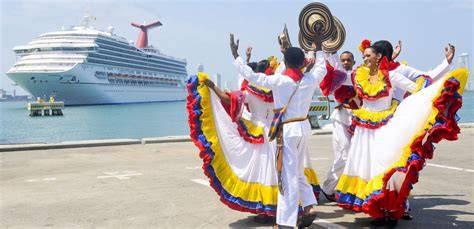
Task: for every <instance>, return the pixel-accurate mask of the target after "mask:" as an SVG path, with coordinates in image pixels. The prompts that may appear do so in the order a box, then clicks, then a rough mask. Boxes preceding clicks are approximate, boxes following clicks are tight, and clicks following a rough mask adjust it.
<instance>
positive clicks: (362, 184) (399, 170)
mask: <svg viewBox="0 0 474 229" xmlns="http://www.w3.org/2000/svg"><path fill="white" fill-rule="evenodd" d="M467 76H468V73H467V70H465V69H458V70H455V71H453V72H450V73H448V74H447V75H446V76H445V77H444V78H443V79H441V80H440V81H437V82H435V83H433V84H432V85H430V86H428V87H427V88H424V89H422V90H420V91H419V92H417V93H415V94H413V95H411V96H409V97H407V98H406V99H405V100H404V101H402V102H401V103H400V105H399V106H398V108H397V110H396V111H395V113H394V115H393V118H392V119H390V121H389V122H388V123H387V125H385V126H382V127H380V128H379V129H375V130H368V129H365V128H364V127H360V126H357V127H356V129H355V133H354V138H353V141H352V143H351V144H352V145H351V150H350V151H349V158H350V159H349V160H348V163H347V165H346V168H345V170H344V173H343V175H342V176H341V178H340V180H339V183H338V185H337V187H336V190H337V191H336V198H337V200H338V205H339V206H341V207H343V208H346V209H350V210H354V211H358V212H365V213H367V214H369V215H370V216H372V217H374V218H379V217H384V216H386V215H387V214H388V215H389V216H391V217H393V218H400V217H401V216H402V215H403V214H404V212H405V204H406V200H407V198H408V195H409V194H410V191H411V189H412V188H413V185H414V184H416V183H417V182H418V179H419V174H420V171H421V170H422V169H423V166H424V165H425V161H426V159H431V158H432V157H433V152H434V145H433V144H434V143H438V142H440V141H441V140H449V141H453V140H457V136H458V134H459V133H460V129H459V126H458V124H457V121H458V119H459V118H458V116H457V115H456V112H457V111H458V110H459V108H461V106H462V96H461V95H462V93H463V89H464V86H465V84H466V82H467ZM410 104H411V105H410ZM420 105H422V106H420ZM425 107H426V108H428V109H424V108H425ZM410 112H412V114H413V113H417V114H413V115H412V116H410ZM420 113H421V114H420ZM417 119H418V120H417ZM407 120H408V121H407ZM393 122H395V123H393ZM404 122H405V123H404ZM409 122H410V123H409ZM391 124H392V125H391ZM403 125H405V126H403ZM407 125H411V126H413V127H410V126H407ZM397 129H402V130H397ZM403 130H406V131H405V132H404V131H403ZM380 131H382V132H385V133H383V134H378V133H377V132H380ZM387 133H396V134H398V135H397V136H394V135H393V134H392V135H390V134H387ZM358 134H360V135H359V136H357V135H358ZM406 135H408V136H406ZM377 137H378V138H377ZM371 138H373V139H371ZM370 140H373V141H374V142H375V141H376V142H375V143H373V142H372V143H371V142H370ZM368 141H369V143H367V142H368ZM364 142H366V143H364ZM364 144H366V145H364ZM371 144H375V145H376V144H379V145H380V147H381V148H377V149H376V150H374V148H375V147H373V146H372V145H371ZM353 148H354V149H353ZM371 150H374V151H373V152H371V153H369V152H370V151H371ZM367 151H369V152H367ZM356 152H362V153H356ZM360 155H363V156H365V155H368V160H366V161H362V160H357V159H354V158H355V157H358V156H360ZM374 157H377V158H382V161H384V160H386V161H384V162H383V163H379V164H377V163H378V162H374V161H372V162H370V160H374V159H373V158H374ZM351 160H352V161H351ZM367 161H368V162H367ZM364 163H367V164H364ZM381 164H390V166H387V167H386V168H384V169H383V172H381V173H379V174H370V177H367V176H368V175H367V174H368V173H371V171H372V170H377V169H376V166H377V165H381ZM374 165H375V167H374ZM364 166H365V167H368V168H369V169H370V171H364V170H363V169H361V168H362V167H364ZM371 166H372V167H371ZM354 171H355V172H354Z"/></svg>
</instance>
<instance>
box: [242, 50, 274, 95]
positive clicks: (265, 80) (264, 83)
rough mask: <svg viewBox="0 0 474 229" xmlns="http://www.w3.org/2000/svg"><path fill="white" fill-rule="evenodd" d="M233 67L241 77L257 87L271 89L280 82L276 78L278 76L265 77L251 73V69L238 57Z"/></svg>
mask: <svg viewBox="0 0 474 229" xmlns="http://www.w3.org/2000/svg"><path fill="white" fill-rule="evenodd" d="M234 67H235V68H236V69H237V72H238V73H239V74H240V75H242V77H244V78H245V79H246V80H248V81H249V82H250V83H252V84H255V85H257V86H261V87H266V88H270V89H272V88H274V87H275V86H277V85H278V83H279V80H280V77H277V76H279V75H269V76H267V75H265V74H264V73H256V72H254V71H252V69H251V68H250V67H249V66H248V65H247V64H245V62H244V59H242V57H240V56H239V57H237V58H236V59H235V60H234Z"/></svg>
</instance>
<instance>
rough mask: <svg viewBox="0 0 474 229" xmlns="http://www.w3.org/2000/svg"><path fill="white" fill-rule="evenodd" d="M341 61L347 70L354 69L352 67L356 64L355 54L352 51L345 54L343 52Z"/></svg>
mask: <svg viewBox="0 0 474 229" xmlns="http://www.w3.org/2000/svg"><path fill="white" fill-rule="evenodd" d="M341 63H342V67H343V68H344V69H345V70H346V71H350V70H352V67H353V66H354V64H355V61H354V56H352V54H351V53H343V54H341Z"/></svg>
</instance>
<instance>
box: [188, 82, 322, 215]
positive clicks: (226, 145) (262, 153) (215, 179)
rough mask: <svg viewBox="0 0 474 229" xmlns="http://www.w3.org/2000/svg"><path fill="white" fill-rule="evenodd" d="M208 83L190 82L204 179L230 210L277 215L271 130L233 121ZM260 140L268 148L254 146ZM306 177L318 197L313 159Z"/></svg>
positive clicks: (307, 165)
mask: <svg viewBox="0 0 474 229" xmlns="http://www.w3.org/2000/svg"><path fill="white" fill-rule="evenodd" d="M206 77H207V75H205V74H203V73H198V75H197V76H191V77H190V78H189V80H188V85H187V89H188V98H187V110H188V115H189V126H190V130H191V134H190V135H191V138H192V140H193V142H194V144H195V145H196V146H197V147H198V149H199V151H200V152H199V156H200V157H201V158H202V160H203V166H202V168H203V170H204V174H205V175H206V176H207V177H208V178H209V182H210V184H211V187H212V188H213V189H214V190H215V191H216V193H217V195H218V196H219V197H220V200H221V201H222V202H223V203H224V204H225V205H227V206H229V207H230V208H232V209H234V210H238V211H243V212H250V213H255V214H266V215H275V214H276V209H277V198H278V182H277V172H276V167H275V153H276V144H275V141H273V142H268V141H267V138H266V134H267V133H268V128H267V127H264V128H260V127H258V126H257V127H255V126H254V124H252V122H251V121H249V120H241V121H232V119H231V117H230V116H229V114H228V113H227V112H226V110H225V108H224V107H223V106H222V104H221V102H220V100H219V98H218V97H217V95H216V94H215V93H214V92H212V91H210V90H209V89H208V87H206V86H205V85H204V84H203V83H202V81H203V79H204V78H206ZM243 132H245V133H243ZM259 136H265V141H264V142H263V143H259V142H258V141H254V140H255V139H258V138H259ZM305 175H306V177H307V179H308V182H309V183H310V184H311V185H312V187H313V190H314V193H315V195H316V197H318V194H319V190H320V189H319V182H318V179H317V176H316V173H315V172H314V170H313V169H311V166H310V163H309V159H308V156H307V155H306V157H305Z"/></svg>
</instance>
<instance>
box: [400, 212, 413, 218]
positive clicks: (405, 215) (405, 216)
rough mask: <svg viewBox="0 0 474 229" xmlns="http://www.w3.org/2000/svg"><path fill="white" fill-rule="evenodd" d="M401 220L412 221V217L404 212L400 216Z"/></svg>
mask: <svg viewBox="0 0 474 229" xmlns="http://www.w3.org/2000/svg"><path fill="white" fill-rule="evenodd" d="M402 219H404V220H412V219H413V216H411V215H410V213H408V212H405V213H404V214H403V216H402Z"/></svg>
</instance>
